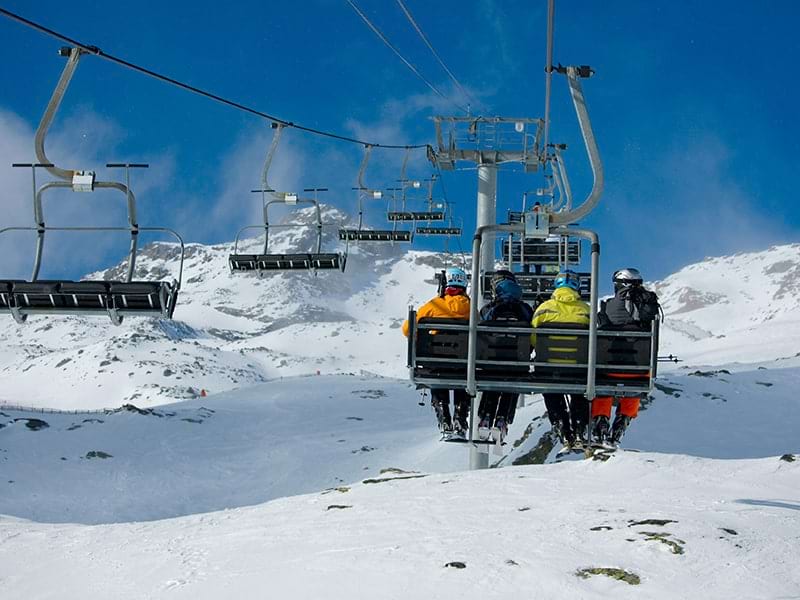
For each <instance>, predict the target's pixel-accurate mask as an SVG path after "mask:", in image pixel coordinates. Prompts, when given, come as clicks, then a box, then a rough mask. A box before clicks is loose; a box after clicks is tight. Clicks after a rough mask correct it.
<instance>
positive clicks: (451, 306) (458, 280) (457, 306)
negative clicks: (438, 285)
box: [403, 267, 470, 435]
mask: <svg viewBox="0 0 800 600" xmlns="http://www.w3.org/2000/svg"><path fill="white" fill-rule="evenodd" d="M425 317H438V318H450V319H469V296H467V274H466V273H465V272H464V270H463V269H459V268H458V267H451V268H449V269H447V271H445V288H444V295H442V296H436V297H435V298H433V299H432V300H430V301H429V302H426V303H425V304H423V305H422V306H420V307H419V310H417V320H419V319H422V318H425ZM403 335H404V336H406V337H408V320H406V321H405V322H404V323H403ZM453 402H454V404H455V419H454V420H451V419H450V390H443V389H436V390H431V403H432V404H433V407H434V409H435V410H436V417H437V418H438V419H439V428H440V429H441V430H442V432H443V433H445V434H449V433H451V432H455V434H456V435H465V434H466V431H467V429H468V423H467V419H468V415H469V405H470V400H469V396H468V395H467V392H466V390H453Z"/></svg>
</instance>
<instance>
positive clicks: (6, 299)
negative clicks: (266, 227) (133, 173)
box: [0, 48, 184, 325]
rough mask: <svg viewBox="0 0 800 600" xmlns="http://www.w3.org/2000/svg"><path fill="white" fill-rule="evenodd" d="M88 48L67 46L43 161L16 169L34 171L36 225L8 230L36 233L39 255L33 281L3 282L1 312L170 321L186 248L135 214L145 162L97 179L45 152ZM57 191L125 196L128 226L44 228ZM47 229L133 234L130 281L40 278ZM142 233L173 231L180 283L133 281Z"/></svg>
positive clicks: (48, 114) (38, 143) (42, 129)
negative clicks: (50, 193) (121, 174)
mask: <svg viewBox="0 0 800 600" xmlns="http://www.w3.org/2000/svg"><path fill="white" fill-rule="evenodd" d="M84 52H85V51H84V50H82V49H79V48H62V49H61V50H60V54H61V56H65V57H68V61H67V64H66V66H65V67H64V71H63V72H62V74H61V78H60V79H59V82H58V85H57V86H56V89H55V91H54V92H53V95H52V97H51V98H50V102H49V103H48V105H47V108H46V109H45V113H44V115H43V116H42V120H41V121H40V123H39V127H38V129H37V130H36V137H35V149H36V158H37V160H38V163H26V164H21V163H17V164H14V165H13V166H15V167H27V168H30V169H31V172H32V180H33V212H34V221H35V227H5V228H3V229H0V234H3V233H6V232H9V231H35V232H36V235H37V238H36V255H35V259H34V266H33V273H32V275H31V279H30V281H23V280H9V279H5V280H0V311H2V312H9V313H11V315H12V316H13V317H14V320H15V321H17V323H24V322H25V321H26V320H27V318H28V315H32V314H43V315H49V314H75V315H99V314H104V315H108V316H109V317H110V318H111V321H112V323H114V324H115V325H120V324H121V323H122V319H123V316H124V315H142V316H156V317H163V318H167V319H171V318H172V315H173V312H174V311H175V303H176V301H177V298H178V291H179V290H180V287H181V279H182V276H183V260H184V244H183V240H182V239H181V237H180V235H178V234H177V233H176V232H175V231H173V230H171V229H167V228H165V227H141V226H140V225H139V223H138V219H137V214H136V198H135V196H134V194H133V192H132V191H131V188H130V169H132V168H145V167H147V166H148V165H145V164H132V163H109V164H107V165H106V166H107V167H109V168H114V167H118V168H124V169H125V175H126V182H125V183H120V182H113V181H97V180H96V179H95V173H94V172H93V171H77V170H69V169H61V168H59V167H57V166H55V165H54V164H53V163H51V162H50V161H49V160H48V159H47V156H46V154H45V148H44V142H45V137H46V135H47V131H48V129H49V127H50V124H51V123H52V121H53V118H54V116H55V113H56V111H57V110H58V107H59V105H60V104H61V100H62V99H63V97H64V94H65V93H66V90H67V87H68V86H69V83H70V80H71V79H72V76H73V74H74V72H75V69H76V67H77V66H78V62H79V60H80V58H81V56H82V55H83V54H84ZM39 168H43V169H46V170H47V171H49V172H50V173H51V174H52V175H54V176H55V177H57V178H58V179H59V180H57V181H48V182H46V183H44V184H42V185H41V186H40V187H38V188H37V183H36V171H37V169H39ZM55 188H67V189H71V190H72V191H75V192H93V191H95V190H97V189H115V190H119V191H120V192H122V193H123V194H125V198H126V201H127V208H128V227H49V226H47V225H46V224H45V219H44V210H43V202H42V196H43V194H44V192H46V191H47V190H50V189H55ZM48 231H74V232H89V231H128V232H130V235H131V243H130V250H129V253H128V265H127V267H128V268H127V276H126V278H125V281H106V280H99V281H97V280H96V281H67V280H40V279H39V271H40V269H41V266H42V257H43V251H44V239H45V234H46V233H47V232H48ZM143 231H148V232H150V231H154V232H161V233H168V234H170V235H172V236H174V237H175V238H176V239H177V240H178V242H179V244H180V248H181V259H180V267H179V272H178V279H177V280H172V281H134V279H133V277H134V273H135V269H136V257H137V251H138V240H139V234H140V233H141V232H143Z"/></svg>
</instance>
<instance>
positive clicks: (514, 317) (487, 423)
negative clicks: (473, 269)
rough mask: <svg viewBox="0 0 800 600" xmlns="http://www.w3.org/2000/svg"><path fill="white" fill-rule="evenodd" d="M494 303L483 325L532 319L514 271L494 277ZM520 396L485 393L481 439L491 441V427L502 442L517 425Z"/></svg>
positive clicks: (484, 313) (485, 310)
mask: <svg viewBox="0 0 800 600" xmlns="http://www.w3.org/2000/svg"><path fill="white" fill-rule="evenodd" d="M492 295H493V298H492V301H491V302H490V303H489V304H487V305H486V306H484V307H483V308H482V309H481V312H480V317H481V321H522V322H523V323H525V326H527V325H529V324H530V322H531V320H532V319H533V309H532V308H531V307H530V306H529V305H528V304H527V303H525V302H523V301H522V288H521V287H520V286H519V283H517V278H516V277H515V276H514V274H513V273H512V272H511V271H506V270H501V271H496V272H495V274H494V275H493V277H492ZM518 399H519V394H517V393H514V392H484V393H483V396H482V397H481V404H480V407H479V408H478V415H479V416H480V419H481V420H480V424H479V425H478V432H479V435H480V436H481V437H482V438H484V439H486V438H488V437H489V434H490V429H491V428H492V425H494V428H495V429H497V430H498V431H499V435H500V438H501V440H502V439H503V438H504V437H505V436H506V433H507V432H508V426H509V425H510V424H511V423H513V421H514V414H515V413H516V409H517V400H518Z"/></svg>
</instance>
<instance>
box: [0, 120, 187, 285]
mask: <svg viewBox="0 0 800 600" xmlns="http://www.w3.org/2000/svg"><path fill="white" fill-rule="evenodd" d="M34 131H35V130H34V127H33V126H32V125H30V124H28V123H26V122H25V121H24V120H23V119H21V118H20V117H18V116H17V115H15V114H14V113H12V112H10V111H8V110H5V109H2V108H0V189H2V190H3V194H4V211H3V214H2V217H0V219H1V220H0V226H1V227H8V226H24V227H30V226H33V225H34V219H33V201H32V189H31V173H30V170H29V169H12V168H10V165H11V163H12V162H31V161H34V160H35V159H34V150H33V145H34V144H33V140H34ZM51 132H52V133H51V134H50V135H49V136H48V138H47V141H46V143H45V151H46V152H47V157H48V159H49V160H50V161H52V162H53V163H54V164H56V165H57V166H59V167H62V168H67V169H87V170H95V171H97V173H98V176H97V179H98V180H101V181H109V180H113V181H124V173H123V172H122V171H120V170H113V171H112V170H110V169H106V168H105V164H106V162H112V161H124V160H126V159H127V158H128V157H124V156H120V155H119V153H118V151H117V144H118V143H119V141H120V140H122V139H124V131H123V130H122V128H121V127H119V125H117V124H116V123H115V122H114V121H112V120H109V119H107V118H104V117H102V116H100V115H98V114H97V113H94V112H92V111H91V110H89V109H86V108H80V109H78V110H77V111H76V112H74V113H73V114H69V115H67V116H66V117H65V118H62V119H59V118H58V116H57V117H56V122H55V123H54V124H53V126H52V128H51ZM157 162H158V164H161V165H163V166H162V167H160V168H159V169H157V171H160V174H163V173H164V172H165V171H166V172H169V171H170V170H171V169H173V168H174V160H172V159H171V158H170V155H169V154H167V155H164V156H161V157H158V161H157ZM133 177H134V179H133V184H132V186H131V187H132V188H133V189H134V191H135V192H136V193H137V195H139V197H140V198H141V196H142V194H145V195H146V194H147V193H149V192H151V191H153V190H158V189H160V188H162V187H163V184H162V183H161V181H162V179H161V178H159V177H147V176H146V175H145V174H141V173H138V172H137V173H133ZM52 179H53V178H52V177H51V176H50V174H49V173H47V172H46V171H44V170H38V171H37V183H38V184H39V185H41V184H42V183H44V182H45V181H49V180H52ZM137 204H138V205H139V209H140V210H139V220H140V223H142V224H143V225H146V224H148V223H147V218H146V216H145V215H143V211H142V210H141V205H142V203H141V202H138V203H137ZM43 207H44V216H45V223H46V224H47V225H48V226H51V227H60V226H90V225H103V226H114V227H125V226H126V225H127V211H126V200H125V197H124V195H122V194H121V193H120V192H118V191H116V190H97V191H95V192H93V193H91V194H79V193H75V192H72V191H71V190H60V189H56V190H50V191H48V192H46V193H45V194H44V195H43ZM143 217H144V218H143ZM143 241H146V240H143ZM128 244H129V238H128V237H127V236H126V235H125V233H124V232H119V233H116V232H115V233H99V232H98V233H85V234H81V233H75V232H57V231H54V232H48V233H47V234H46V238H45V253H44V259H43V266H42V271H41V273H40V277H42V278H46V277H66V276H69V277H73V276H76V275H78V274H79V273H81V272H88V271H90V270H93V269H95V268H97V267H98V266H101V265H104V264H106V263H107V262H109V261H116V260H119V259H120V258H122V257H123V256H124V255H125V253H126V252H127V248H128ZM34 249H35V233H33V232H9V233H6V234H3V235H2V236H0V256H2V262H0V277H14V278H26V277H29V276H30V272H31V268H32V266H33V257H34ZM109 256H110V257H112V258H110V259H109Z"/></svg>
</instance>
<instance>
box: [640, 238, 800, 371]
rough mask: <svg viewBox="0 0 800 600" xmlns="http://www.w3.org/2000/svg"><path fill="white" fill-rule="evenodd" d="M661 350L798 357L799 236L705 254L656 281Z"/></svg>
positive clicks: (696, 358)
mask: <svg viewBox="0 0 800 600" xmlns="http://www.w3.org/2000/svg"><path fill="white" fill-rule="evenodd" d="M654 288H655V290H656V291H657V292H658V295H659V298H660V300H661V303H662V306H663V308H664V311H665V313H666V316H667V318H666V320H665V322H664V325H663V328H662V333H663V335H662V344H661V349H662V353H664V352H663V351H664V350H668V351H673V352H676V353H678V354H680V355H681V358H683V359H684V360H687V361H688V362H689V363H690V364H695V363H704V364H711V365H713V364H724V363H729V362H741V363H775V362H776V361H777V362H778V363H783V364H790V363H791V364H797V362H798V361H797V358H798V357H800V341H799V340H800V244H789V245H784V246H773V247H772V248H769V249H768V250H765V251H761V252H747V253H741V254H736V255H733V256H723V257H717V258H708V259H706V260H704V261H703V262H700V263H697V264H693V265H689V266H687V267H684V268H683V269H681V270H680V271H678V272H677V273H675V274H673V275H670V276H669V277H667V278H666V279H664V280H663V281H659V282H656V283H655V284H654Z"/></svg>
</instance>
